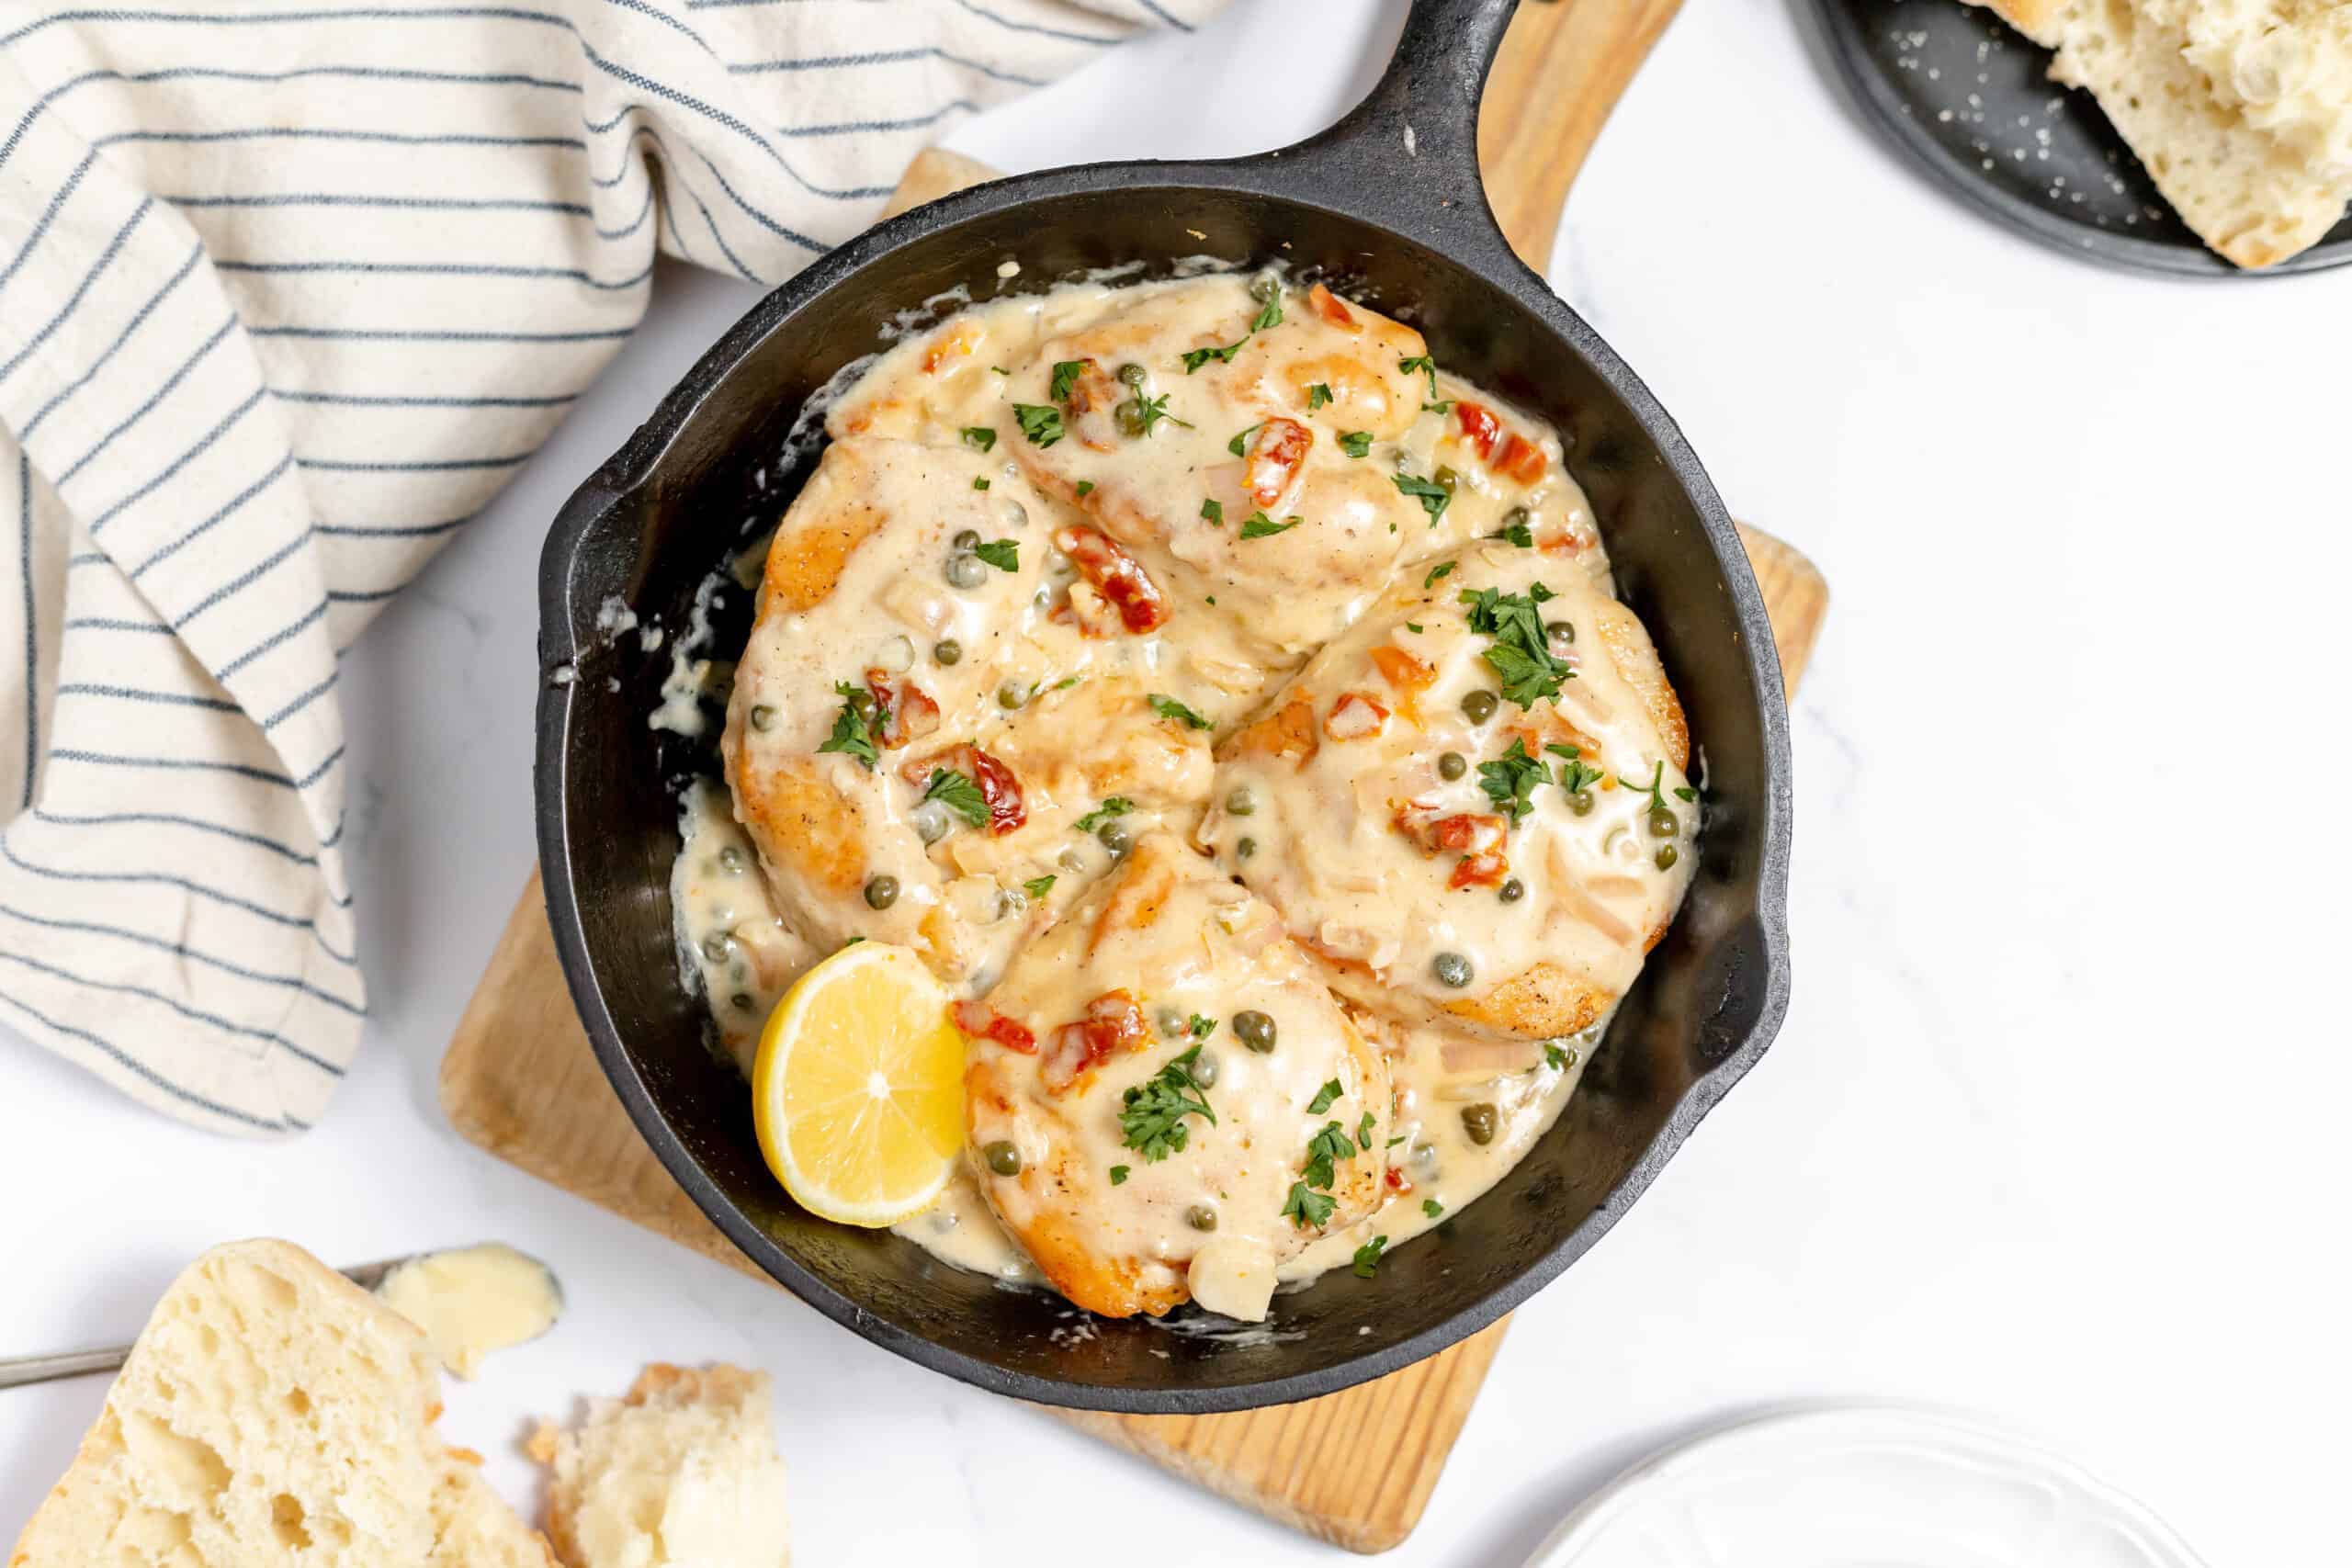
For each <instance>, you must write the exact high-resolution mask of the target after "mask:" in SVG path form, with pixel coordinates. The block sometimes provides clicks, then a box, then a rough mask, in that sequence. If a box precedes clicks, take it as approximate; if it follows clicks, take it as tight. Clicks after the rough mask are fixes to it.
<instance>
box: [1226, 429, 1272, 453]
mask: <svg viewBox="0 0 2352 1568" xmlns="http://www.w3.org/2000/svg"><path fill="white" fill-rule="evenodd" d="M1258 423H1259V424H1263V423H1265V421H1263V420H1260V421H1259V422H1258ZM1255 434H1258V425H1257V424H1253V425H1251V426H1250V428H1249V429H1247V430H1245V431H1242V432H1240V433H1239V434H1237V435H1235V436H1234V438H1233V439H1232V440H1230V441H1228V442H1227V443H1226V444H1225V449H1226V450H1227V451H1228V452H1230V453H1232V454H1233V455H1234V456H1235V457H1240V456H1241V455H1242V454H1243V453H1244V452H1246V451H1248V450H1249V449H1250V437H1251V436H1253V435H1255Z"/></svg>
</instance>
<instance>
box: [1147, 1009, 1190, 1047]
mask: <svg viewBox="0 0 2352 1568" xmlns="http://www.w3.org/2000/svg"><path fill="white" fill-rule="evenodd" d="M1152 1021H1154V1022H1155V1023H1157V1024H1159V1032H1160V1036H1161V1038H1163V1039H1168V1040H1174V1039H1177V1038H1179V1037H1180V1036H1182V1034H1183V1032H1184V1014H1183V1010H1182V1009H1180V1008H1161V1009H1160V1010H1159V1011H1158V1012H1156V1013H1154V1014H1153V1015H1152Z"/></svg>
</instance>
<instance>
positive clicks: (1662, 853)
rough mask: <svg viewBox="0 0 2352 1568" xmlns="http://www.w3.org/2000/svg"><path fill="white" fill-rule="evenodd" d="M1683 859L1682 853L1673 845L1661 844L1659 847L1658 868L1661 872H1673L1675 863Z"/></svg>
mask: <svg viewBox="0 0 2352 1568" xmlns="http://www.w3.org/2000/svg"><path fill="white" fill-rule="evenodd" d="M1681 858H1682V856H1681V854H1680V852H1679V851H1677V850H1676V849H1675V847H1674V846H1673V845H1672V844H1660V845H1659V846H1658V847H1657V868H1658V870H1660V871H1672V870H1673V869H1674V863H1675V862H1676V861H1679V860H1680V859H1681Z"/></svg>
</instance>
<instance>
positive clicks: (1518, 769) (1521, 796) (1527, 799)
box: [1478, 736, 1552, 828]
mask: <svg viewBox="0 0 2352 1568" xmlns="http://www.w3.org/2000/svg"><path fill="white" fill-rule="evenodd" d="M1551 780H1552V770H1551V769H1550V768H1548V767H1546V766H1544V764H1543V763H1542V762H1540V761H1536V760H1535V759H1534V758H1532V757H1531V756H1529V755H1528V754H1527V743H1526V742H1525V741H1523V740H1521V739H1518V738H1517V737H1516V736H1514V737H1513V738H1512V739H1511V743H1510V750H1507V751H1505V752H1504V753H1503V754H1502V756H1501V758H1500V759H1499V760H1498V761H1492V762H1481V763H1479V764H1478V787H1479V788H1480V789H1483V790H1485V791H1486V792H1487V799H1488V800H1491V801H1493V802H1494V803H1495V809H1496V810H1498V811H1499V812H1501V813H1502V814H1503V815H1504V816H1506V817H1508V818H1510V821H1511V826H1513V827H1514V828H1515V827H1517V826H1518V825H1519V820H1520V818H1522V817H1524V816H1526V815H1527V814H1528V813H1529V812H1531V811H1532V810H1534V809H1535V800H1534V795H1535V786H1536V785H1538V784H1549V783H1550V782H1551Z"/></svg>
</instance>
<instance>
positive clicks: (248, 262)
mask: <svg viewBox="0 0 2352 1568" xmlns="http://www.w3.org/2000/svg"><path fill="white" fill-rule="evenodd" d="M1219 3H1220V0H499V3H491V0H483V3H480V4H445V5H433V4H424V3H419V0H376V3H373V4H367V3H357V0H165V3H164V4H162V5H157V6H141V5H129V6H124V5H114V4H109V5H103V6H89V7H86V8H83V7H73V6H63V5H57V4H50V3H44V4H38V5H28V4H25V3H23V0H13V3H12V4H10V5H8V6H5V7H0V823H4V824H5V826H0V1032H11V1031H12V1032H17V1033H21V1034H22V1035H24V1036H25V1037H27V1038H29V1039H32V1040H35V1041H38V1042H40V1043H42V1044H44V1045H46V1046H49V1047H50V1048H51V1049H52V1050H55V1051H57V1052H59V1053H61V1054H62V1055H65V1056H68V1057H70V1058H71V1059H73V1060H74V1061H77V1062H80V1063H82V1064H83V1065H84V1066H87V1067H89V1068H90V1069H91V1070H92V1071H94V1072H96V1073H97V1074H99V1075H100V1076H101V1077H105V1078H107V1080H108V1081H110V1082H112V1083H114V1084H116V1085H118V1086H119V1087H120V1088H122V1089H125V1090H126V1091H128V1092H129V1093H130V1094H132V1095H134V1096H136V1097H137V1098H139V1099H141V1100H144V1101H146V1102H148V1103H149V1104H151V1105H153V1106H155V1107H157V1108H159V1109H162V1110H164V1111H169V1112H170V1113H172V1114H174V1115H176V1116H180V1117H183V1118H185V1119H187V1120H188V1121H190V1122H198V1123H200V1124H203V1125H206V1126H209V1127H214V1128H218V1129H220V1130H223V1131H229V1132H236V1133H243V1134H283V1133H287V1132H291V1131H295V1130H299V1129H300V1128H303V1127H307V1126H309V1125H310V1124H311V1122H314V1121H315V1120H316V1119H317V1118H318V1116H319V1115H320V1113H321V1111H322V1108H323V1107H324V1106H325V1104H326V1100H327V1097H328V1096H329V1094H331V1093H332V1092H333V1090H334V1086H335V1083H336V1081H337V1080H338V1079H339V1078H340V1077H341V1076H342V1074H343V1072H344V1069H345V1065H346V1064H347V1063H348V1062H349V1060H350V1058H351V1055H352V1052H353V1050H354V1048H355V1047H356V1044H357V1043H358V1039H359V1034H360V1030H361V1022H362V1019H363V1016H364V1012H365V1008H366V995H365V988H364V987H363V984H362V976H361V975H360V971H359V967H358V965H357V964H356V954H355V949H354V941H353V931H354V911H353V909H352V900H351V893H350V886H349V883H348V880H347V878H346V876H345V868H344V865H343V863H342V860H341V855H340V850H341V846H342V843H343V840H344V829H345V795H346V793H347V791H346V783H347V781H346V779H345V770H344V768H343V766H342V764H343V761H344V757H345V731H344V720H343V715H342V712H341V710H340V708H339V706H338V704H337V701H336V693H335V681H336V663H337V660H338V659H339V658H340V657H341V656H342V654H343V653H344V651H345V649H348V648H349V647H350V646H351V643H352V639H353V638H355V637H357V636H358V635H359V632H360V629H361V628H362V627H363V626H366V625H367V623H368V619H369V618H370V616H372V615H374V613H375V611H376V609H377V607H378V606H379V605H380V604H383V602H384V601H385V600H387V599H389V598H390V597H391V595H393V594H394V593H397V592H399V591H400V589H401V585H402V584H404V583H406V582H407V581H409V580H410V579H411V578H413V577H414V576H415V575H416V573H417V571H418V570H420V569H421V568H422V567H423V566H424V563H425V561H426V559H427V558H430V557H431V555H432V554H433V552H434V551H435V549H436V548H438V547H439V546H440V545H442V544H443V543H445V542H446V541H447V539H448V537H449V536H450V535H451V534H452V533H454V532H455V531H456V530H457V529H458V528H461V527H463V526H464V525H465V523H466V520H467V519H468V518H469V517H470V516H471V515H473V514H474V513H477V512H478V511H480V510H481V506H482V505H483V503H484V502H487V501H488V500H489V499H490V497H491V496H492V494H493V493H494V492H495V491H497V490H498V488H499V487H500V486H501V485H502V484H503V483H504V482H505V481H506V479H508V478H509V477H510V476H511V475H512V474H513V473H514V472H515V468H516V466H517V465H518V464H520V463H522V462H523V461H524V460H525V459H526V457H529V456H530V454H531V452H532V450H533V449H534V448H535V447H537V446H538V444H539V443H540V441H542V440H543V439H545V437H546V436H547V434H548V430H549V429H550V428H551V427H552V426H553V425H554V424H555V423H556V422H557V421H558V420H560V419H561V418H562V417H563V413H564V411H565V409H566V408H567V407H568V406H569V405H570V404H571V402H572V401H573V400H575V399H576V398H578V397H579V395H580V393H581V390H582V389H583V388H584V387H586V386H587V384H588V382H589V381H590V380H591V379H592V378H594V376H595V375H596V373H597V371H598V370H599V369H600V368H601V367H603V366H604V365H605V362H606V361H607V360H609V359H610V358H611V357H612V355H613V354H614V353H615V351H616V349H617V348H618V346H619V344H620V342H621V340H622V339H623V338H625V337H626V336H627V335H628V333H629V331H630V329H631V328H632V327H634V326H635V325H636V324H637V321H638V320H639V317H640V316H642V315H643V314H644V311H645V305H646V297H647V294H648V291H649V289H650V280H651V276H652V271H653V258H654V252H655V249H656V247H657V246H658V247H659V248H660V249H662V250H663V251H667V252H668V253H670V254H673V255H675V256H680V257H683V258H684V259H685V260H688V261H691V262H695V263H697V264H699V265H704V266H708V267H713V268H717V269H718V270H721V271H724V272H729V273H732V274H735V275H736V276H741V277H744V278H749V279H753V280H756V281H760V282H765V283H774V282H776V281H778V280H780V279H782V278H784V277H786V276H790V275H791V274H792V273H794V272H796V271H797V270H798V269H799V268H800V267H802V266H803V265H807V263H808V262H809V260H810V259H811V258H812V257H814V256H816V255H817V254H820V252H822V251H823V250H825V249H826V248H827V247H828V246H831V245H833V244H836V243H840V242H841V241H842V240H844V239H846V238H848V237H849V236H850V235H852V234H854V233H855V232H857V231H859V230H860V229H862V228H864V227H865V225H866V224H868V223H869V222H870V221H872V220H873V219H874V217H875V215H876V212H877V211H878V210H879V209H880V207H881V205H882V202H883V200H884V198H885V197H887V196H888V193H889V189H890V187H891V186H892V185H893V184H894V183H895V181H896V180H897V177H898V175H899V172H900V171H901V170H902V169H904V167H905V166H906V164H907V162H908V160H909V159H910V157H911V156H912V155H913V153H914V152H916V151H917V150H918V149H919V148H920V147H921V146H922V144H923V143H924V142H925V141H928V140H930V139H931V138H933V136H935V135H936V134H937V133H938V132H939V130H941V129H942V128H943V127H944V126H946V125H950V124H952V123H953V122H954V119H955V118H956V116H958V115H966V114H970V113H972V112H974V111H975V110H977V109H978V108H981V107H985V106H987V105H989V104H992V103H995V102H997V101H1000V100H1001V99H1003V98H1005V97H1008V96H1012V94H1014V93H1016V92H1018V91H1019V90H1020V89H1022V88H1023V87H1028V86H1036V85H1042V84H1043V83H1045V82H1046V81H1047V80H1049V79H1051V78H1053V77H1055V76H1057V75H1060V74H1062V73H1065V72H1068V71H1069V70H1070V69H1072V68H1073V67H1075V66H1077V65H1080V64H1081V63H1083V62H1086V61H1087V60H1089V59H1091V58H1092V57H1093V56H1094V54H1095V53H1096V52H1097V51H1100V50H1101V49H1102V48H1103V46H1105V45H1107V44H1112V43H1115V42H1117V41H1119V40H1120V39H1124V38H1126V37H1128V36H1130V35H1131V34H1133V33H1135V32H1136V30H1137V29H1139V28H1145V27H1151V26H1166V27H1174V28H1190V27H1191V26H1192V25H1193V24H1194V23H1195V22H1197V21H1198V20H1200V19H1201V18H1202V17H1203V16H1204V15H1205V14H1206V13H1207V12H1209V11H1210V10H1213V9H1214V8H1215V7H1216V5H1217V4H1219Z"/></svg>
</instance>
